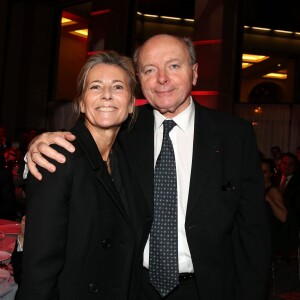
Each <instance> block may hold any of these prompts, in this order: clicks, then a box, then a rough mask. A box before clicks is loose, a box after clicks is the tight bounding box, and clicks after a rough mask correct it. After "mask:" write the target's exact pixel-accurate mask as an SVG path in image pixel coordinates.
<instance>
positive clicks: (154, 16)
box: [144, 14, 158, 18]
mask: <svg viewBox="0 0 300 300" xmlns="http://www.w3.org/2000/svg"><path fill="white" fill-rule="evenodd" d="M144 17H148V18H158V15H149V14H144Z"/></svg>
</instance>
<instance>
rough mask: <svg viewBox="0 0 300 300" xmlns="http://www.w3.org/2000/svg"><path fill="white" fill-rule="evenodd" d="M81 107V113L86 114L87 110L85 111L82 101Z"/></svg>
mask: <svg viewBox="0 0 300 300" xmlns="http://www.w3.org/2000/svg"><path fill="white" fill-rule="evenodd" d="M79 107H80V112H81V113H83V114H84V113H85V109H84V104H83V102H82V101H80V103H79Z"/></svg>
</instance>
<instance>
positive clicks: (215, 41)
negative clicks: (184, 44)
mask: <svg viewBox="0 0 300 300" xmlns="http://www.w3.org/2000/svg"><path fill="white" fill-rule="evenodd" d="M193 44H194V45H207V44H222V40H221V39H218V40H203V41H193Z"/></svg>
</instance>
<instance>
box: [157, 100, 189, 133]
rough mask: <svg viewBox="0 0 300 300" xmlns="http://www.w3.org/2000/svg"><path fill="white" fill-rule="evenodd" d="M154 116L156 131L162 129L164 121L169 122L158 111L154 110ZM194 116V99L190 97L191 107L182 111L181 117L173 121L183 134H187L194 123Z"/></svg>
mask: <svg viewBox="0 0 300 300" xmlns="http://www.w3.org/2000/svg"><path fill="white" fill-rule="evenodd" d="M153 114H154V131H157V130H158V129H159V128H160V127H161V125H162V123H163V122H164V120H167V118H166V117H165V116H164V115H162V114H161V113H160V112H159V111H158V110H156V109H154V110H153ZM194 116H195V104H194V102H193V100H192V97H190V104H189V106H188V107H187V108H186V109H185V110H184V111H182V112H181V113H180V114H179V115H177V116H176V117H174V118H173V121H174V122H175V123H176V124H177V126H178V127H179V128H180V129H181V130H182V131H183V132H187V131H188V129H189V127H190V125H191V123H192V122H193V121H194Z"/></svg>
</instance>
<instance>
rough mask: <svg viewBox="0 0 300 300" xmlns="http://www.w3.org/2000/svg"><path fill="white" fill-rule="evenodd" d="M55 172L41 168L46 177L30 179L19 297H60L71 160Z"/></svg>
mask: <svg viewBox="0 0 300 300" xmlns="http://www.w3.org/2000/svg"><path fill="white" fill-rule="evenodd" d="M53 163H54V164H56V168H57V169H56V172H55V173H49V172H48V171H46V170H44V169H43V170H40V171H41V173H42V175H43V179H42V181H38V180H36V179H35V178H33V177H32V176H31V175H30V176H29V177H28V179H27V191H28V203H27V207H26V225H25V239H24V253H23V270H22V281H21V284H20V287H19V291H18V294H17V298H16V299H22V300H26V299H39V300H44V299H45V300H46V299H49V300H50V299H51V300H55V299H59V295H58V288H57V279H58V275H59V273H60V271H61V270H62V268H63V265H64V256H65V249H66V242H67V231H68V201H69V194H70V191H71V187H72V175H71V174H72V159H70V158H69V159H67V162H66V163H65V164H62V165H59V164H57V163H55V162H53Z"/></svg>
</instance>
